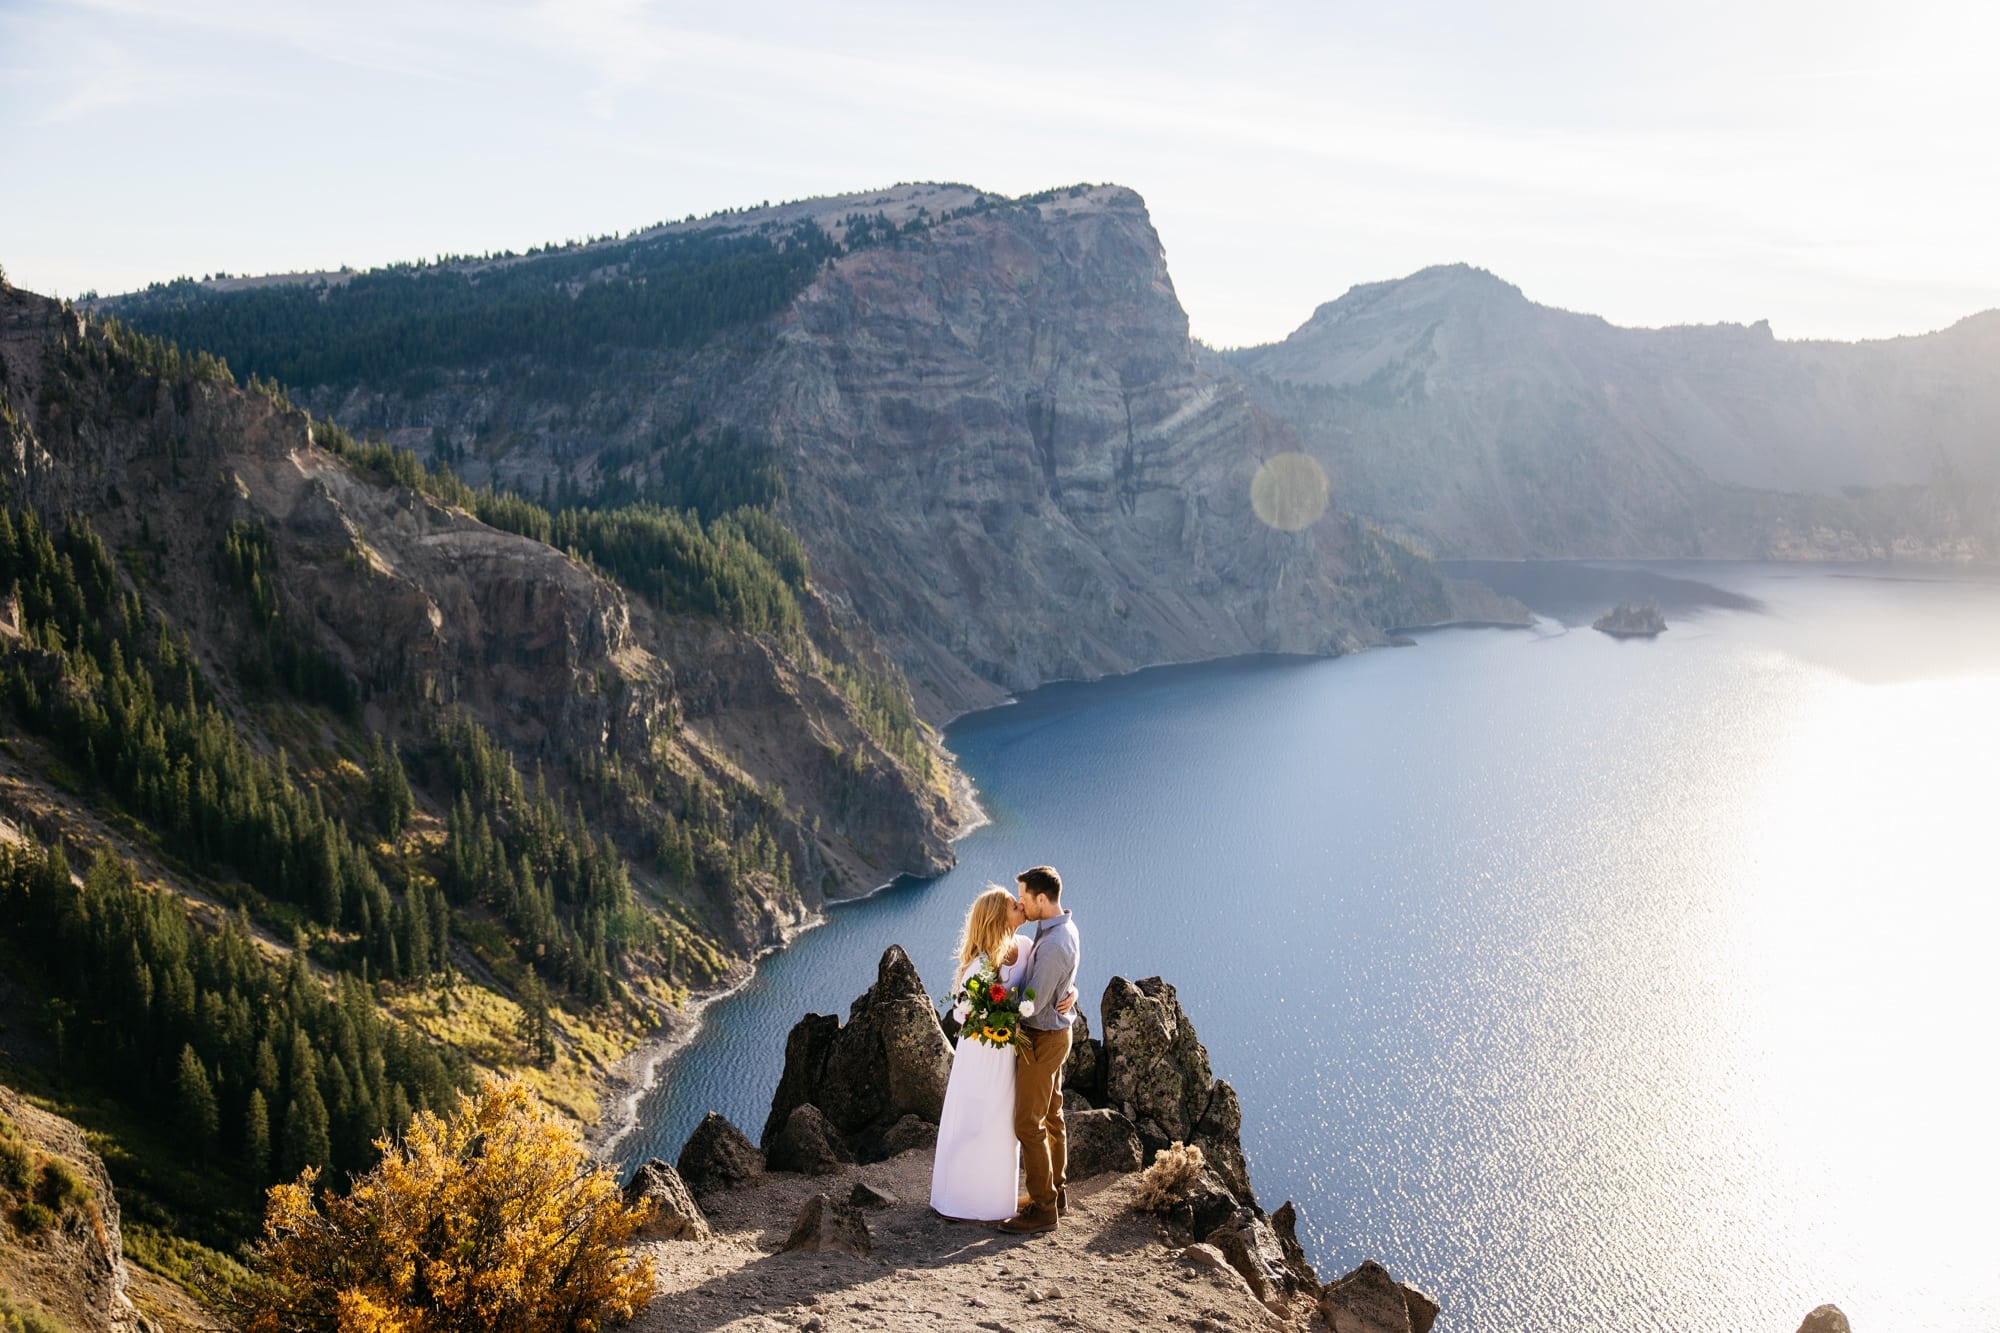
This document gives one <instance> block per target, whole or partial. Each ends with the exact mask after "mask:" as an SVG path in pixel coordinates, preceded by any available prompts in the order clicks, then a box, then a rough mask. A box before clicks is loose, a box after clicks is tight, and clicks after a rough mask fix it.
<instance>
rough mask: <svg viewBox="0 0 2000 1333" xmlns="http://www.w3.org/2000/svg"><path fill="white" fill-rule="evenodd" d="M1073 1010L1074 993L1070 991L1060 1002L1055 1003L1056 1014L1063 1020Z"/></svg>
mask: <svg viewBox="0 0 2000 1333" xmlns="http://www.w3.org/2000/svg"><path fill="white" fill-rule="evenodd" d="M1075 1009H1076V992H1075V991H1071V992H1070V993H1069V994H1067V995H1065V996H1063V997H1062V998H1061V999H1060V1000H1057V1001H1056V1012H1057V1013H1059V1014H1061V1015H1062V1016H1063V1017H1064V1018H1068V1017H1069V1016H1070V1014H1071V1013H1072V1012H1073V1011H1074V1010H1075Z"/></svg>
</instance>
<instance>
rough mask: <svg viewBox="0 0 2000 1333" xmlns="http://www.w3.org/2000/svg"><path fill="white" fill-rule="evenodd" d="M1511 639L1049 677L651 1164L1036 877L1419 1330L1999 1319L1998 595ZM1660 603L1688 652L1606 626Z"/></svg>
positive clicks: (809, 950)
mask: <svg viewBox="0 0 2000 1333" xmlns="http://www.w3.org/2000/svg"><path fill="white" fill-rule="evenodd" d="M1477 572H1479V573H1481V574H1482V575H1483V576H1485V577H1488V578H1489V579H1490V580H1491V581H1494V582H1496V583H1499V584H1502V585H1504V586H1505V587H1506V589H1507V590H1508V591H1511V592H1514V593H1515V594H1516V595H1517V596H1520V597H1522V598H1523V599H1524V600H1526V601H1528V602H1529V603H1530V605H1532V606H1534V607H1535V608H1536V610H1537V611H1538V612H1539V613H1541V614H1542V615H1543V616H1544V617H1545V619H1544V621H1543V623H1542V624H1541V625H1540V626H1539V627H1538V628H1536V629H1534V630H1492V629H1453V630H1441V631H1433V632H1429V633H1426V634H1423V635H1421V636H1419V643H1418V646H1416V647H1414V648H1407V649H1400V650H1393V651H1381V652H1374V653H1368V654H1364V655H1361V656H1358V657H1352V658H1345V659H1339V660H1331V661H1325V660H1303V659H1268V658H1267V659H1252V660H1241V661H1233V662H1226V663H1217V664H1209V665H1205V666H1198V667H1188V668H1167V669H1161V670H1156V671H1150V672H1144V673H1141V674H1139V675H1137V676H1133V677H1128V678H1125V679H1122V680H1115V681H1106V682H1099V683H1096V684H1090V685H1065V686H1055V687H1051V688H1049V689H1046V690H1043V691H1039V692H1037V693H1036V694H1034V695H1032V696H1030V697H1029V698H1027V699H1026V700H1024V701H1023V702H1021V703H1019V704H1017V705H1014V706H1011V707H1007V708H1003V709H998V710H994V711H992V712H989V713H985V714H981V715H978V716H975V717H972V718H968V719H965V720H963V721H962V722H961V723H960V724H959V725H957V726H955V727H954V728H953V729H952V731H951V734H950V738H949V739H950V744H951V748H952V749H953V751H954V752H955V753H956V754H957V755H958V756H959V759H960V761H961V763H962V764H963V766H964V768H965V770H966V771H967V772H968V773H969V774H970V775H971V776H972V778H973V779H974V780H975V781H976V783H977V784H978V787H979V790H980V793H981V797H982V800H983V802H984V804H985V806H986V809H987V811H988V813H989V815H990V816H991V818H992V823H991V824H990V825H989V826H987V827H985V828H983V829H980V830H979V831H977V832H976V833H974V834H973V835H971V836H970V837H968V838H966V839H965V840H964V841H963V842H961V843H960V844H959V848H958V851H959V857H960V864H959V866H958V868H957V869H955V870H954V871H952V872H951V873H949V874H947V875H945V876H943V877H941V878H939V879H936V880H932V881H928V882H923V883H914V884H905V885H902V886H900V887H897V888H895V889H893V890H890V891H887V892H885V893H883V894H880V895H878V896H876V897H875V898H873V899H870V900H868V901H866V902H862V903H857V904H852V905H849V906H845V907H840V908H836V909H834V910H833V911H832V912H831V913H830V914H829V919H828V923H827V924H826V925H825V926H823V927H821V928H819V929H816V930H814V931H812V932H810V933H808V934H807V935H805V936H804V937H802V938H801V939H799V940H798V941H797V942H796V943H795V944H794V945H793V946H792V947H791V948H790V949H788V950H786V951H785V952H783V953H781V954H778V955H774V956H773V957H771V958H769V959H767V960H765V962H764V963H763V964H762V965H761V966H760V967H759V969H758V973H757V976H756V978H755V980H754V981H753V982H752V983H751V984H750V985H749V986H747V987H746V988H745V989H744V990H743V991H742V992H740V993H739V994H737V995H735V996H733V997H731V998H729V999H728V1000H726V1001H723V1002H721V1003H719V1004H717V1005H716V1006H715V1007H714V1008H713V1009H712V1010H711V1011H710V1014H709V1019H708V1023H707V1026H706V1029H705V1031H704V1033H703V1035H702V1037H701V1038H700V1040H699V1041H698V1042H697V1043H696V1044H695V1045H694V1046H693V1047H691V1048H690V1049H689V1050H688V1051H687V1052H686V1053H685V1054H683V1055H682V1056H681V1057H679V1058H678V1059H677V1060H675V1061H674V1062H673V1064H672V1065H670V1066H669V1067H668V1069H667V1070H666V1071H665V1075H664V1079H663V1082H662V1085H661V1088H660V1089H659V1091H658V1092H657V1093H656V1094H655V1095H654V1096H653V1097H652V1098H651V1099H650V1100H649V1102H648V1103H647V1105H646V1106H645V1108H644V1112H643V1114H644V1125H643V1127H642V1129H641V1130H640V1131H639V1132H638V1133H637V1134H635V1135H634V1136H633V1137H632V1138H630V1139H628V1140H627V1141H626V1143H625V1144H624V1145H623V1151H624V1152H625V1153H626V1155H627V1156H628V1157H630V1158H637V1157H640V1156H644V1155H648V1154H656V1155H662V1156H667V1157H669V1158H671V1157H672V1156H673V1155H674V1154H675V1153H676V1152H677V1151H678V1149H679V1146H680V1144H681V1142H682V1140H683V1139H684V1138H685V1137H686V1135H687V1133H688V1131H689V1130H690V1129H691V1128H692V1127H693V1125H694V1124H695V1122H696V1121H697V1120H699V1119H700V1117H701V1115H702V1114H703V1113H704V1112H706V1111H707V1110H709V1109H711V1108H713V1109H716V1110H720V1111H722V1112H723V1113H724V1114H726V1115H728V1116H729V1117H730V1118H731V1119H732V1120H734V1121H736V1122H737V1123H738V1124H739V1125H741V1126H743V1127H744V1128H745V1129H747V1130H748V1131H749V1132H750V1133H751V1134H752V1135H753V1136H754V1135H755V1134H756V1133H757V1132H758V1130H759V1129H760V1128H761V1126H762V1124H763V1119H764V1113H765V1111H766V1109H767V1108H768V1106H769V1099H770V1094H771V1091H772V1089H773V1087H774V1086H775V1083H776V1080H777V1076H778V1072H779V1068H780V1066H781V1064H782V1056H783V1048H784V1037H785V1033H786V1032H787V1030H788V1029H789V1028H790V1026H791V1024H792V1023H793V1022H794V1021H795V1020H796V1019H797V1018H798V1016H799V1015H800V1014H802V1013H804V1012H806V1011H807V1010H817V1011H819V1012H837V1013H841V1014H843V1015H844V1014H845V1012H846V1008H847V1005H848V1004H849V1002H850V1001H851V1000H852V999H853V997H854V996H855V995H857V994H858V993H859V992H860V991H862V990H863V989H865V988H866V986H867V985H868V984H869V982H870V981H871V980H872V978H873V975H874V969H875V964H876V960H877V958H878V957H879V956H880V954H881V952H882V950H883V949H884V948H885V947H886V946H887V945H889V944H891V943H899V944H901V945H903V946H904V947H905V948H906V949H908V950H909V952H910V954H911V956H912V957H913V958H915V959H916V961H917V963H918V966H919V967H920V968H921V969H922V970H923V972H924V975H925V978H926V980H927V981H929V982H930V983H931V988H932V990H933V991H940V990H942V989H943V987H944V984H945V982H946V981H947V979H948V977H949V971H950V954H951V947H952V944H953V941H954V939H955V935H956V932H957V930H958V927H959V924H960V921H961V919H962V916H963V912H964V908H965V905H966V903H967V902H968V901H969V900H970V899H971V897H972V896H973V895H974V894H975V893H976V892H977V891H978V889H979V888H980V887H981V886H982V885H984V884H985V883H986V882H987V881H989V880H990V881H995V882H1000V883H1011V881H1012V876H1013V874H1014V873H1015V872H1016V871H1018V870H1020V869H1023V868H1025V867H1026V866H1029V865H1032V864H1035V863H1037V862H1042V861H1047V862H1050V863H1053V864H1054V865H1056V866H1057V867H1059V868H1060V869H1061V870H1062V872H1063V876H1064V879H1065V882H1066V884H1067V886H1068V888H1067V891H1066V894H1065V897H1066V901H1067V902H1068V903H1069V905H1070V906H1071V907H1072V908H1073V910H1074V911H1075V913H1076V916H1077V920H1078V923H1079V926H1080V927H1081V930H1082V933H1083V940H1084V978H1083V983H1084V989H1085V994H1086V995H1087V996H1089V997H1091V1001H1092V1005H1091V1010H1092V1012H1091V1016H1092V1024H1093V1027H1095V1026H1096V1025H1097V1024H1096V1013H1095V997H1096V996H1097V995H1098V994H1100V993H1101V991H1102V986H1103V983H1104V981H1105V980H1106V979H1107V978H1108V977H1110V976H1111V975H1113V974H1114V973H1117V974H1123V975H1126V976H1131V977H1139V976H1150V975H1155V974H1158V975H1161V976H1164V977H1166V978H1167V979H1168V980H1169V981H1172V982H1173V983H1175V985H1176V986H1177V987H1178V989H1179V991H1180V995H1181V998H1182V1002H1183V1003H1184V1005H1185V1006H1186V1008H1187V1009H1188V1011H1189V1014H1190V1015H1191V1017H1192V1018H1193V1020H1194V1022H1195V1024H1196V1026H1197V1028H1198V1029H1199V1031H1200V1033H1201V1037H1202V1039H1203V1041H1204V1042H1205V1043H1206V1044H1207V1046H1208V1049H1209V1053H1210V1056H1211V1057H1212V1060H1213V1063H1214V1067H1215V1070H1216V1072H1217V1074H1218V1075H1219V1076H1221V1077H1224V1078H1227V1079H1229V1080H1230V1081H1231V1082H1232V1083H1233V1084H1234V1085H1235V1086H1236V1088H1237V1090H1238V1091H1239V1093H1240V1094H1241V1096H1242V1100H1243V1107H1244V1145H1245V1148H1246V1151H1247V1152H1248V1154H1249V1157H1250V1163H1251V1174H1252V1178H1253V1180H1254V1182H1255V1184H1256V1186H1257V1190H1258V1193H1259V1196H1260V1198H1261V1199H1262V1201H1263V1203H1264V1204H1265V1206H1266V1207H1276V1206H1277V1204H1278V1203H1280V1202H1282V1201H1283V1200H1285V1199H1287V1198H1290V1199H1294V1200H1296V1201H1297V1203H1298V1205H1299V1209H1300V1212H1301V1215H1302V1226H1301V1239H1303V1240H1304V1241H1305V1242H1306V1246H1307V1249H1308V1252H1309V1253H1310V1255H1311V1256H1312V1258H1313V1259H1314V1261H1315V1262H1316V1263H1317V1264H1318V1265H1319V1267H1320V1270H1321V1272H1322V1273H1324V1274H1327V1275H1329V1276H1331V1275H1333V1274H1337V1273H1340V1272H1344V1271H1346V1270H1347V1269H1348V1268H1350V1267H1352V1266H1353V1265H1354V1264H1356V1263H1358V1262H1359V1261H1360V1260H1361V1259H1363V1258H1365V1257H1374V1258H1378V1259H1380V1260H1382V1261H1383V1262H1385V1263H1387V1264H1388V1265H1389V1267H1390V1268H1391V1270H1392V1271H1394V1272H1395V1273H1396V1274H1397V1275H1398V1276H1401V1277H1405V1278H1407V1279H1409V1280H1412V1281H1415V1282H1417V1283H1419V1284H1420V1285H1422V1286H1424V1287H1426V1288H1428V1289H1430V1290H1431V1291H1432V1292H1433V1294H1435V1295H1436V1296H1438V1297H1439V1299H1440V1300H1441V1301H1442V1302H1443V1304H1444V1310H1445V1312H1444V1315H1443V1317H1442V1319H1441V1320H1440V1323H1439V1327H1440V1328H1441V1329H1444V1330H1493V1331H1494V1333H1499V1331H1500V1330H1508V1331H1509V1333H1513V1331H1517V1330H1544V1329H1546V1330H1558V1329H1575V1328H1593V1329H1598V1330H1618V1331H1624V1330H1635V1331H1636V1330H1674V1331H1675V1333H1688V1331H1691V1330H1693V1331H1702V1330H1713V1331H1714V1333H1724V1331H1725V1330H1726V1331H1727V1333H1752V1331H1755V1330H1770V1331H1771V1333H1790V1331H1791V1330H1792V1329H1794V1328H1796V1327H1797V1325H1798V1321H1799V1319H1800V1318H1801V1317H1802V1316H1803V1315H1804V1314H1805V1312H1806V1311H1807V1310H1809V1309H1811V1308H1812V1307H1813V1306H1815V1305H1818V1304H1820V1303H1821V1302H1825V1301H1833V1302H1836V1303H1838V1304H1840V1305H1841V1306H1842V1307H1843V1309H1845V1310H1846V1311H1847V1313H1848V1315H1849V1317H1850V1318H1851V1319H1852V1320H1853V1322H1854V1326H1855V1327H1856V1328H1857V1329H1860V1330H1863V1333H1886V1331H1887V1330H1896V1331H1898V1333H1921V1331H1923V1330H1938V1331H1940V1333H1942V1331H1943V1330H1953V1333H1963V1331H1964V1330H1980V1329H1985V1330H1995V1329H2000V1258H1996V1254H2000V1223H1996V1221H1995V1220H1994V1217H1995V1214H1994V1212H1993V1201H1994V1200H1995V1199H1996V1198H2000V1146H1996V1144H2000V1130H1996V1124H2000V1113H1996V1110H1995V1103H1994V1089H1995V1087H1996V1086H2000V1079H1996V1078H1995V1076H1994V1072H1993V1065H1994V1062H1995V1052H1996V1041H1995V1023H1996V1020H1997V1019H2000V985H1997V984H1996V982H1995V980H1994V977H1995V970H1996V969H1995V966H1994V959H1993V951H1994V945H1995V940H1996V934H1997V933H2000V932H1996V927H2000V891H1996V890H2000V861H1996V844H1995V841H1994V836H1993V834H1994V827H1995V816H1996V813H2000V812H1996V798H2000V577H1996V576H1995V575H1994V574H1993V573H1991V572H1990V571H1989V572H1987V573H1985V574H1981V573H1979V572H1976V571H1975V572H1968V573H1958V574H1951V573H1948V572H1934V571H1923V570H1916V571H1912V570H1909V569H1904V568H1897V569H1894V570H1889V569H1883V568H1828V567H1805V568H1801V567H1795V566H1769V565H1710V564H1685V565H1659V564H1650V565H1643V566H1640V565H1619V566H1612V565H1605V566H1576V565H1553V566H1551V565H1502V566H1484V567H1481V568H1480V569H1479V570H1478V571H1477ZM1622 597H1639V598H1647V597H1650V598H1652V599H1653V600H1655V601H1657V602H1658V603H1659V604H1660V605H1661V606H1662V607H1663V608H1664V609H1665V611H1666V614H1667V616H1668V618H1669V620H1670V622H1671V623H1672V628H1671V629H1670V630H1669V631H1668V632H1667V633H1666V634H1665V635H1663V636H1661V637H1660V638H1658V639H1656V640H1650V641H1648V640H1624V641H1620V640H1614V639H1611V638H1609V637H1606V636H1604V635H1602V634H1598V633H1596V632H1594V631H1592V630H1590V629H1589V628H1587V625H1588V621H1589V619H1590V618H1591V617H1592V616H1594V615H1595V614H1597V613H1598V612H1600V611H1602V610H1603V609H1604V608H1605V607H1607V606H1608V605H1610V603H1611V602H1613V601H1616V600H1619V599H1620V598H1622Z"/></svg>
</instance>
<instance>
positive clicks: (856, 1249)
mask: <svg viewBox="0 0 2000 1333" xmlns="http://www.w3.org/2000/svg"><path fill="white" fill-rule="evenodd" d="M779 1248H780V1252H781V1253H785V1254H789V1253H791V1252H792V1251H794V1250H807V1251H815V1252H816V1251H822V1250H838V1251H839V1252H841V1253H842V1254H851V1255H853V1256H854V1257H855V1258H857V1259H858V1258H860V1257H861V1256H862V1255H865V1254H867V1253H868V1252H869V1251H870V1250H872V1249H874V1248H875V1242H874V1238H873V1237H871V1236H870V1235H869V1234H868V1219H867V1218H865V1217H863V1216H862V1215H861V1210H860V1209H859V1208H858V1207H856V1206H855V1205H854V1204H852V1203H848V1202H846V1201H844V1200H838V1199H832V1198H828V1197H827V1196H826V1195H824V1194H815V1195H813V1196H812V1197H811V1198H810V1199H807V1200H806V1203H805V1207H803V1208H801V1209H800V1210H799V1216H798V1220H797V1221H796V1222H794V1223H793V1224H792V1233H791V1235H789V1236H787V1237H785V1243H784V1244H783V1245H782V1246H781V1247H779Z"/></svg>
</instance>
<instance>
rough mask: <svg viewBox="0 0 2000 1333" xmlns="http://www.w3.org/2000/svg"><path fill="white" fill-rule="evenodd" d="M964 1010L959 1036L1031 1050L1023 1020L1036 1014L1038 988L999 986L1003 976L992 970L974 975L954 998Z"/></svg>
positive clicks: (1004, 1046)
mask: <svg viewBox="0 0 2000 1333" xmlns="http://www.w3.org/2000/svg"><path fill="white" fill-rule="evenodd" d="M952 999H953V1003H954V1006H955V1007H956V1008H957V1009H959V1010H962V1011H963V1015H962V1017H961V1019H960V1024H961V1025H960V1027H959V1034H960V1035H961V1036H966V1037H971V1038H973V1039H974V1040H975V1041H983V1042H985V1043H986V1044H987V1045H988V1046H992V1047H996V1048H998V1049H1001V1050H1005V1049H1006V1048H1008V1047H1010V1046H1011V1047H1013V1048H1014V1049H1015V1050H1020V1051H1025V1050H1027V1049H1028V1034H1027V1033H1026V1032H1024V1031H1022V1029H1021V1020H1022V1019H1023V1018H1026V1017H1028V1016H1029V1015H1031V1014H1033V1013H1034V1012H1035V989H1034V987H1032V986H1029V987H1026V988H1022V989H1016V988H1015V987H1012V986H1003V985H1001V984H1000V974H999V973H998V972H996V971H994V970H993V969H991V968H987V969H982V970H981V971H978V972H974V973H973V974H972V975H971V976H969V977H967V978H966V979H965V985H964V986H962V987H960V988H959V992H958V994H957V995H955V996H953V997H952Z"/></svg>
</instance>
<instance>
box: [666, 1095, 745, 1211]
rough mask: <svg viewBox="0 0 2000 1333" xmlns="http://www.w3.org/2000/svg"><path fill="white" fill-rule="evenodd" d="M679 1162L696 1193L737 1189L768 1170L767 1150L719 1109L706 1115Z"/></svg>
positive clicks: (684, 1175) (686, 1145)
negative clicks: (728, 1119) (761, 1147)
mask: <svg viewBox="0 0 2000 1333" xmlns="http://www.w3.org/2000/svg"><path fill="white" fill-rule="evenodd" d="M675 1165H676V1166H677V1167H678V1168H679V1169H680V1174H681V1179H682V1180H684V1181H686V1182H687V1184H688V1187H689V1188H691V1189H693V1190H694V1191H695V1192H696V1193H703V1192H706V1191H708V1190H727V1189H735V1188H736V1187H737V1186H738V1185H741V1184H743V1183H745V1182H746V1181H750V1180H755V1179H756V1178H757V1177H758V1176H761V1175H763V1174H764V1154H763V1153H761V1152H758V1151H757V1145H756V1144H754V1143H752V1142H750V1139H749V1136H748V1135H746V1134H744V1132H743V1131H742V1130H740V1129H738V1128H737V1127H736V1126H734V1125H732V1124H730V1123H729V1122H728V1121H727V1120H725V1119H723V1118H722V1116H721V1115H720V1114H719V1113H718V1112H715V1111H710V1112H709V1113H708V1114H707V1115H706V1116H703V1117H702V1121H701V1123H700V1124H699V1125H696V1126H695V1127H694V1133H692V1134H690V1135H688V1141H687V1142H686V1143H685V1144H683V1145H682V1146H681V1155H680V1157H679V1159H678V1160H677V1161H676V1163H675Z"/></svg>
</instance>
